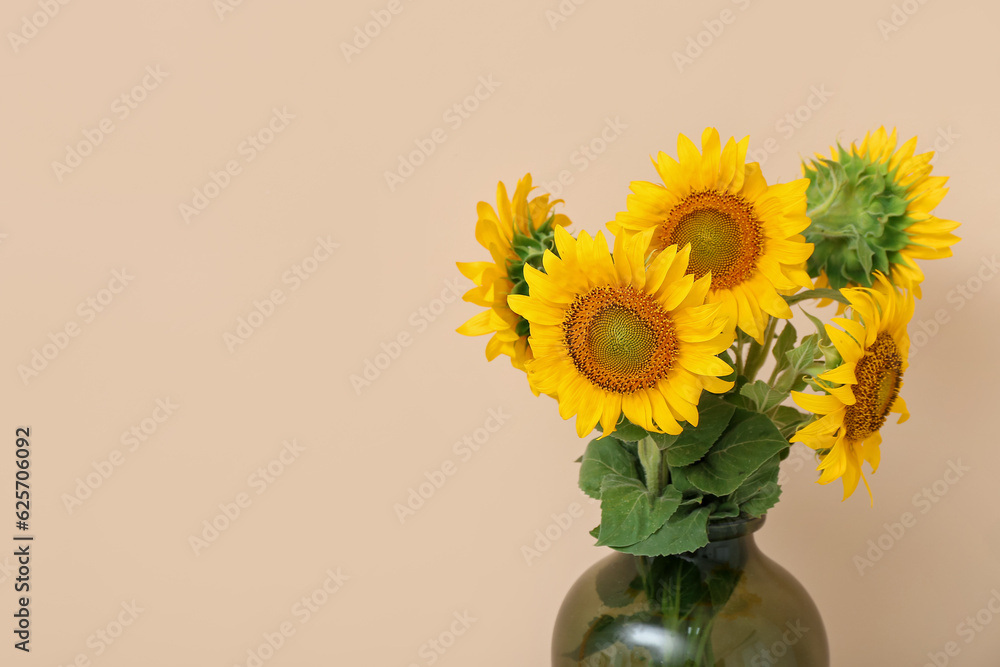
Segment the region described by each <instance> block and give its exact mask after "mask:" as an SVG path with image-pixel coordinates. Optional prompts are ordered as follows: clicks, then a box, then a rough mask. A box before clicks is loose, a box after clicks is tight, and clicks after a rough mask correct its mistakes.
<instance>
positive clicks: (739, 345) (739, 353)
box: [736, 340, 743, 377]
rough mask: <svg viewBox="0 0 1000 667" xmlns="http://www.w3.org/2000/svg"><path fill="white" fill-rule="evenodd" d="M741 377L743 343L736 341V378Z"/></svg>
mask: <svg viewBox="0 0 1000 667" xmlns="http://www.w3.org/2000/svg"><path fill="white" fill-rule="evenodd" d="M741 375H743V341H741V340H737V341H736V377H739V376H741Z"/></svg>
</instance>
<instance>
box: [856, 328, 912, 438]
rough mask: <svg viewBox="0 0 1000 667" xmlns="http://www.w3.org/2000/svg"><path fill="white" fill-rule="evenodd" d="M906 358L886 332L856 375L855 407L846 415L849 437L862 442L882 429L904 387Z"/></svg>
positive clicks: (859, 364)
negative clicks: (901, 354) (901, 386)
mask: <svg viewBox="0 0 1000 667" xmlns="http://www.w3.org/2000/svg"><path fill="white" fill-rule="evenodd" d="M902 368H903V358H902V356H900V354H899V349H898V348H897V347H896V342H895V341H894V340H893V339H892V336H891V335H889V333H888V332H887V331H883V332H882V333H880V334H879V335H878V338H876V339H875V343H874V344H873V345H872V346H871V347H869V348H868V349H867V350H866V351H865V355H864V356H863V357H861V359H860V360H859V361H858V365H857V368H855V370H854V372H855V375H856V376H857V380H858V383H857V384H856V385H854V387H853V388H852V389H853V391H854V399H855V403H854V405H849V406H847V411H846V413H845V414H844V427H845V429H846V437H847V439H848V440H851V441H853V442H861V441H863V440H864V439H865V438H867V437H868V436H870V435H871V434H872V433H874V432H876V431H878V430H879V429H880V428H882V425H883V424H884V423H885V420H886V417H888V416H889V410H890V409H891V408H892V404H893V402H894V401H895V400H896V397H897V396H898V395H899V387H900V385H901V384H902V383H903V370H902Z"/></svg>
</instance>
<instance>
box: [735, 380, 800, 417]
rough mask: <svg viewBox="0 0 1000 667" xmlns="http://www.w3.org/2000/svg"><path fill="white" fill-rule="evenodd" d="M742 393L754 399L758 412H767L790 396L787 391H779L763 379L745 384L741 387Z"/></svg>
mask: <svg viewBox="0 0 1000 667" xmlns="http://www.w3.org/2000/svg"><path fill="white" fill-rule="evenodd" d="M740 394H741V395H743V396H746V397H747V398H749V399H750V400H751V401H753V403H754V407H755V408H756V410H757V412H767V411H769V410H770V409H771V408H773V407H774V406H776V405H778V404H779V403H781V402H782V401H783V400H785V399H786V398H788V392H787V391H779V390H778V389H776V388H773V387H771V385H769V384H768V383H767V382H764V381H763V380H757V381H756V382H754V383H753V384H745V385H743V386H742V387H740Z"/></svg>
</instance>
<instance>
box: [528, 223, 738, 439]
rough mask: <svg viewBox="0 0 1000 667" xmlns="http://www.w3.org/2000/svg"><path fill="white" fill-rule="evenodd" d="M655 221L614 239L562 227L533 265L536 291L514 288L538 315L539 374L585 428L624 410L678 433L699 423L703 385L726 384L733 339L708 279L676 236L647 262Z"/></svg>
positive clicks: (637, 420)
mask: <svg viewBox="0 0 1000 667" xmlns="http://www.w3.org/2000/svg"><path fill="white" fill-rule="evenodd" d="M652 235H653V230H649V231H648V232H645V233H642V234H637V235H633V236H632V238H631V239H629V240H628V241H626V240H625V239H624V238H623V237H621V236H619V237H618V238H616V239H615V246H614V251H613V253H609V252H608V248H607V244H606V242H605V240H604V234H603V233H599V234H598V235H597V237H596V238H594V237H591V236H590V235H589V234H587V233H586V232H581V233H580V238H579V240H576V239H574V238H573V237H572V236H570V234H569V233H568V232H567V231H566V230H565V229H562V228H557V229H556V231H555V241H556V248H557V250H558V255H556V254H555V253H552V252H546V253H545V259H544V266H545V273H543V272H541V271H538V270H536V269H534V268H532V267H525V269H524V274H525V277H526V278H527V281H528V285H529V286H530V294H529V295H528V296H523V295H511V296H510V297H508V302H509V303H510V307H511V309H513V310H514V312H516V313H518V314H520V315H521V316H523V317H524V318H525V319H527V320H528V321H529V322H530V323H531V338H530V343H531V349H532V352H533V353H534V357H535V358H534V360H533V361H531V362H530V363H529V364H528V373H529V376H530V377H531V378H532V382H533V383H534V385H535V386H537V387H538V388H539V389H540V390H541V391H543V392H545V393H547V394H550V395H553V396H555V397H557V400H558V401H559V414H560V415H561V416H562V417H563V419H569V418H570V417H572V416H573V415H576V431H577V433H578V434H579V435H580V437H584V436H586V435H587V434H588V433H590V432H591V431H593V430H594V428H595V426H596V425H597V423H598V422H600V423H601V426H602V428H603V430H604V434H605V435H608V434H610V433H612V432H613V431H614V430H615V426H616V424H617V423H618V420H619V417H620V416H621V414H622V413H624V415H625V417H626V418H628V420H629V421H631V422H632V423H633V424H636V425H638V426H641V427H643V428H645V429H647V430H649V431H655V432H660V433H664V432H665V433H670V434H678V433H680V432H681V426H680V424H679V422H680V421H685V420H686V421H687V422H689V423H690V424H691V425H693V426H697V424H698V409H697V405H698V399H699V397H700V395H701V391H702V389H707V390H708V391H711V392H714V393H724V392H726V391H728V390H729V389H731V388H732V387H733V383H732V382H726V381H723V380H721V379H719V378H720V377H721V376H725V375H728V374H729V373H731V372H732V369H731V368H730V367H729V365H727V364H726V363H725V362H724V361H722V360H721V359H719V358H718V357H717V356H716V355H717V354H719V353H721V352H723V351H724V350H726V349H727V348H728V347H729V346H730V345H731V344H732V342H733V332H732V330H730V329H728V328H727V327H726V321H725V319H724V317H722V316H721V306H719V305H718V304H705V297H706V295H707V294H708V291H709V286H710V282H709V281H710V279H709V277H708V276H704V277H702V278H699V279H695V276H693V275H691V274H690V272H689V271H688V262H689V258H690V254H691V251H690V248H688V247H685V248H684V249H683V250H680V251H678V249H677V246H671V247H669V248H666V249H665V250H663V252H661V253H659V254H658V255H657V256H656V258H655V259H653V260H652V262H651V263H650V264H649V266H648V267H647V266H646V264H645V257H646V253H647V251H648V246H649V243H650V239H651V238H652Z"/></svg>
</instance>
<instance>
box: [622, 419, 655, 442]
mask: <svg viewBox="0 0 1000 667" xmlns="http://www.w3.org/2000/svg"><path fill="white" fill-rule="evenodd" d="M614 435H615V437H616V438H618V439H619V440H624V441H625V442H639V441H640V440H642V439H643V438H645V437H646V436H647V435H649V431H647V430H646V429H644V428H643V427H641V426H636V425H635V424H633V423H632V422H630V421H629V420H628V419H626V418H625V415H622V418H621V420H620V421H619V422H618V424H617V426H615V430H614Z"/></svg>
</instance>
